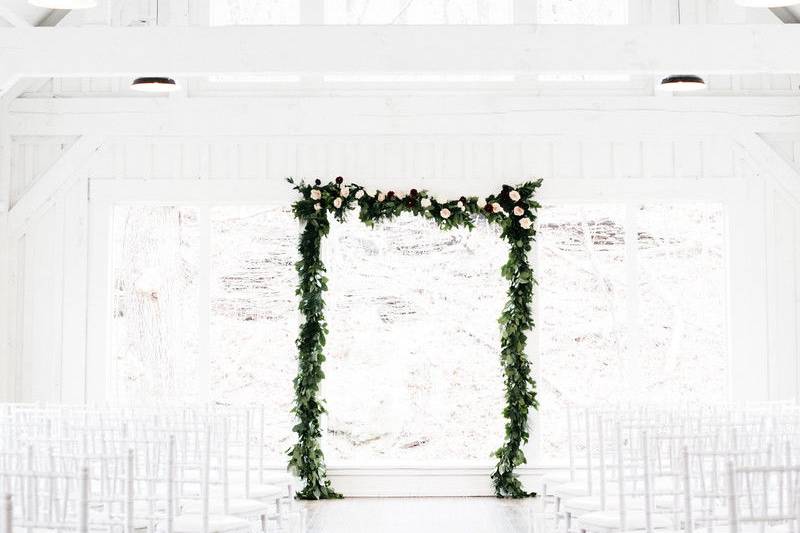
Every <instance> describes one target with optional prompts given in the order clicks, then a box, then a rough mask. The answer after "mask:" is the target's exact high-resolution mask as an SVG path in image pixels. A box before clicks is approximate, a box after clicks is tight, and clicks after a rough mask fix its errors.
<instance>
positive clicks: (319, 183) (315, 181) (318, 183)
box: [314, 178, 322, 185]
mask: <svg viewBox="0 0 800 533" xmlns="http://www.w3.org/2000/svg"><path fill="white" fill-rule="evenodd" d="M314 185H322V182H321V181H319V178H317V179H315V180H314Z"/></svg>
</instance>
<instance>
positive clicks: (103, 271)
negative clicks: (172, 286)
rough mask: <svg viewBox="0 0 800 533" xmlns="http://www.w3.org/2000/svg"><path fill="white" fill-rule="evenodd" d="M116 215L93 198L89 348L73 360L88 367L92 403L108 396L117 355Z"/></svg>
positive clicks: (105, 203)
mask: <svg viewBox="0 0 800 533" xmlns="http://www.w3.org/2000/svg"><path fill="white" fill-rule="evenodd" d="M112 216H113V209H112V204H111V203H110V202H108V201H105V200H90V202H89V251H88V254H89V259H88V269H87V270H88V274H87V279H88V285H87V298H88V310H87V325H86V332H87V338H86V352H85V353H80V354H79V353H75V354H73V355H72V362H71V364H72V365H74V366H75V367H77V368H85V379H84V383H85V386H84V399H85V401H87V402H92V403H97V402H102V401H104V400H106V399H107V394H108V390H107V389H108V376H109V372H108V371H107V370H108V366H109V365H108V362H109V360H111V358H112V355H113V354H112V353H111V342H110V333H111V332H110V330H111V328H110V325H111V296H110V295H111V290H110V289H111V267H112V265H111V246H110V244H111V223H112Z"/></svg>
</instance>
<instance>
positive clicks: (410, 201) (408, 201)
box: [406, 197, 414, 207]
mask: <svg viewBox="0 0 800 533" xmlns="http://www.w3.org/2000/svg"><path fill="white" fill-rule="evenodd" d="M406 207H414V199H413V198H411V197H409V198H406Z"/></svg>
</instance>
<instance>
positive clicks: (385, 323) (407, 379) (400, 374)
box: [323, 214, 508, 463]
mask: <svg viewBox="0 0 800 533" xmlns="http://www.w3.org/2000/svg"><path fill="white" fill-rule="evenodd" d="M479 222H483V221H479ZM506 248H507V247H506V245H505V243H504V242H503V241H502V240H501V239H500V237H499V234H498V233H497V228H496V227H493V226H489V225H487V224H485V223H479V224H478V227H476V228H475V229H474V230H473V231H472V232H470V231H468V230H458V231H450V232H444V231H442V230H440V229H439V228H437V227H436V226H434V225H433V224H432V223H431V222H430V221H428V220H426V219H423V218H420V217H414V216H412V215H409V214H406V215H404V216H402V217H400V218H398V219H397V220H395V221H392V222H388V223H385V224H381V225H379V226H378V227H376V228H375V229H370V228H368V227H366V226H365V225H364V224H362V223H361V222H360V221H359V220H357V218H356V217H352V218H351V219H350V220H349V221H348V222H346V223H344V224H333V225H332V227H331V233H330V236H329V237H328V238H327V239H326V241H325V247H324V249H323V260H324V261H325V264H326V265H327V267H328V277H329V279H330V292H329V295H328V296H327V302H328V315H327V316H328V323H329V327H330V335H329V339H328V345H327V349H328V361H327V362H326V365H327V366H326V370H325V373H326V379H325V381H324V384H323V387H324V394H325V397H326V398H327V401H328V411H329V419H328V436H327V442H326V443H325V446H326V454H327V457H328V459H329V461H336V462H340V461H358V462H372V461H380V460H384V461H391V462H403V463H408V462H418V461H433V460H435V461H437V462H439V463H441V462H443V461H446V462H449V461H453V460H465V461H475V462H480V463H490V462H491V459H490V455H491V453H492V452H493V451H494V450H495V449H497V448H498V447H499V445H500V444H501V443H502V439H503V435H504V430H503V425H504V422H503V418H502V411H503V406H504V399H503V379H502V370H501V367H500V361H499V358H498V347H499V344H500V336H499V327H498V325H497V317H499V316H500V312H501V310H502V308H503V305H504V303H505V297H506V296H505V293H506V282H505V280H504V279H503V278H502V276H501V275H500V267H501V266H502V265H503V264H504V263H505V260H506V256H507V253H508V250H507V249H506Z"/></svg>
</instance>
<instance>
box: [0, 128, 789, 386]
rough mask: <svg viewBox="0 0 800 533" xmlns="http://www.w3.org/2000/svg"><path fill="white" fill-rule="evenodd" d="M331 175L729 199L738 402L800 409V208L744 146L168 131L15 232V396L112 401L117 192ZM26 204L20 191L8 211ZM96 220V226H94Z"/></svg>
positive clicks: (119, 152) (580, 195)
mask: <svg viewBox="0 0 800 533" xmlns="http://www.w3.org/2000/svg"><path fill="white" fill-rule="evenodd" d="M41 141H42V142H41V143H37V142H33V139H31V138H27V137H26V138H19V139H14V151H13V154H14V162H15V164H14V172H13V174H12V180H11V190H12V191H23V192H24V191H25V190H26V189H27V188H28V187H30V183H31V181H32V180H33V179H34V178H31V171H30V169H31V168H36V169H37V172H39V173H41V172H42V170H43V169H45V168H46V164H45V163H42V164H41V166H40V167H37V161H38V160H39V158H43V157H45V158H50V159H52V158H53V157H54V156H53V143H54V142H56V140H54V139H52V138H46V139H42V140H41ZM40 144H41V145H40ZM31 152H35V153H36V154H37V155H32V154H31ZM331 173H332V174H342V175H345V176H350V177H353V178H354V179H357V180H358V181H359V182H362V183H371V184H375V185H378V184H386V185H392V186H394V187H396V188H403V187H410V186H412V184H413V185H418V184H419V183H425V182H427V181H429V180H435V181H433V182H432V183H435V184H437V187H443V186H446V187H447V188H448V189H450V188H451V187H452V190H453V191H458V190H461V187H462V186H464V187H470V188H473V189H475V188H476V187H477V188H481V187H483V188H484V190H485V191H491V190H493V189H494V188H495V187H496V185H497V184H499V183H503V182H516V181H519V180H521V179H523V178H525V177H529V176H533V175H535V176H540V177H544V178H545V183H546V185H545V187H544V189H543V191H542V195H543V198H544V200H545V201H547V200H548V199H549V200H551V201H558V200H569V199H572V200H590V199H602V200H603V201H613V200H624V199H631V198H642V199H684V200H691V199H703V200H717V201H722V202H725V203H726V204H727V205H728V212H729V229H730V234H729V247H730V253H731V269H730V279H731V291H730V313H731V316H730V337H731V355H732V373H733V385H734V387H733V391H734V394H735V396H736V397H737V398H743V397H746V398H752V399H778V398H782V399H793V398H795V397H796V396H797V394H798V390H800V387H799V386H798V383H800V371H798V359H799V357H800V355H799V354H798V340H797V331H798V326H799V325H800V324H798V320H799V318H798V317H800V314H799V313H798V300H797V294H798V293H797V285H798V279H797V277H798V269H797V261H798V259H799V258H800V247H798V235H800V216H798V203H797V202H796V201H795V199H794V198H793V197H792V196H791V195H788V194H786V192H785V191H784V190H782V189H781V188H780V186H779V185H778V184H776V183H775V182H774V180H772V179H771V177H770V176H769V175H768V174H767V173H765V172H762V171H759V170H758V169H757V168H754V166H753V164H752V162H751V161H749V160H748V158H747V157H746V153H745V152H744V150H743V149H742V147H741V146H739V144H738V143H737V142H736V141H735V140H734V139H728V138H724V137H719V136H717V137H696V138H681V139H673V138H664V137H648V138H644V139H631V138H629V137H626V138H622V139H619V140H608V139H605V140H599V139H596V138H589V139H586V138H578V137H574V136H527V137H526V136H522V137H520V136H514V137H483V136H476V135H471V136H464V137H462V138H453V137H449V136H448V137H437V136H436V135H423V136H418V137H415V138H405V137H393V136H392V137H390V136H373V137H347V138H310V137H299V138H242V139H234V140H229V141H225V140H199V139H185V138H184V139H180V138H169V137H163V138H119V139H113V138H112V139H108V140H107V141H106V142H105V144H104V145H103V147H102V148H101V149H100V150H99V151H98V152H97V153H96V154H95V155H94V156H92V157H91V159H90V160H89V161H88V164H87V165H86V166H85V167H84V168H83V169H82V170H80V171H79V172H77V174H76V176H75V177H74V179H71V180H69V182H68V184H67V186H66V187H64V188H63V189H61V190H60V191H59V192H58V193H57V194H56V195H55V196H54V197H53V198H52V200H51V201H49V202H47V203H46V204H45V205H44V206H42V207H41V208H40V209H39V211H38V212H37V213H36V216H34V217H32V218H31V219H30V221H29V222H28V223H27V224H24V225H22V226H21V227H15V228H11V230H10V233H11V235H10V243H11V247H10V250H9V251H10V254H9V256H8V258H7V259H8V261H7V262H6V261H4V265H5V264H7V265H8V269H9V277H10V283H9V285H8V289H7V290H8V291H9V298H8V299H7V300H5V301H7V302H8V307H7V313H8V321H7V324H8V329H9V332H10V339H11V346H12V349H11V352H10V354H4V355H5V356H6V358H8V356H9V355H11V360H12V361H13V363H12V368H13V372H12V373H11V375H10V376H8V377H7V382H8V383H7V393H6V397H7V398H13V399H16V400H59V401H65V402H75V401H83V400H84V399H85V398H86V394H85V391H86V390H87V389H88V390H89V391H90V393H89V399H92V400H97V399H100V394H99V393H98V392H97V391H98V390H101V389H102V383H98V381H100V382H102V379H103V377H102V368H103V366H104V365H103V364H102V361H103V358H104V357H105V353H104V352H105V348H104V347H105V340H104V339H103V331H104V328H103V324H102V323H101V322H102V321H103V320H104V318H103V317H104V316H105V315H104V310H103V305H104V304H105V302H106V301H107V293H106V292H105V288H104V287H105V285H104V281H105V278H104V276H103V269H104V268H105V267H106V265H107V260H108V258H107V244H108V243H107V239H108V232H107V230H108V226H107V219H106V218H105V217H106V216H107V213H108V212H107V210H106V211H104V210H103V206H104V205H105V206H106V207H107V205H106V202H107V201H108V199H109V198H112V197H113V198H120V197H122V198H124V197H125V195H126V194H131V195H137V197H139V198H140V199H141V198H147V197H148V195H149V198H151V199H158V198H164V197H165V194H169V195H170V196H172V197H173V198H181V197H187V196H191V197H192V198H193V199H194V200H198V199H202V198H203V197H204V198H205V200H206V201H212V200H214V198H217V197H218V196H216V194H217V193H212V192H211V191H220V190H222V191H224V192H225V194H226V195H228V197H229V198H235V196H236V194H237V191H240V192H239V193H238V194H241V195H242V196H243V199H245V200H246V199H247V196H248V195H250V194H252V191H261V190H263V191H265V193H264V194H272V193H267V192H266V191H272V192H273V193H274V194H275V195H276V196H278V197H280V198H284V199H286V200H288V199H290V198H291V192H290V191H289V189H288V185H284V184H283V182H282V180H283V179H284V177H286V176H290V175H292V176H305V177H312V178H313V177H317V176H328V175H330V174H331ZM101 184H104V186H102V187H101V186H100V185H101ZM442 184H446V185H442ZM98 191H102V194H100V193H99V192H98ZM475 192H480V191H477V190H476V191H475ZM20 194H21V193H18V194H16V195H12V209H13V203H14V202H16V201H17V200H18V198H19V196H20ZM90 196H91V197H92V200H91V201H90V200H89V198H90ZM92 206H94V207H92ZM90 213H91V214H90ZM90 217H95V218H93V219H91V223H90ZM97 217H99V218H97ZM90 243H91V245H90ZM90 269H91V270H90ZM0 274H2V272H0ZM98 284H99V286H100V289H98ZM98 290H101V291H102V294H99V293H98ZM93 291H94V292H93ZM89 301H91V302H92V303H91V304H89V303H88V302H89ZM90 308H91V312H90ZM87 315H88V316H89V320H88V322H87ZM98 332H99V333H98ZM87 343H88V344H87ZM87 346H88V347H87ZM87 352H88V360H89V368H88V376H89V377H88V379H89V383H88V385H87V383H86V378H85V376H86V374H87V368H86V364H85V360H86V358H87Z"/></svg>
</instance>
